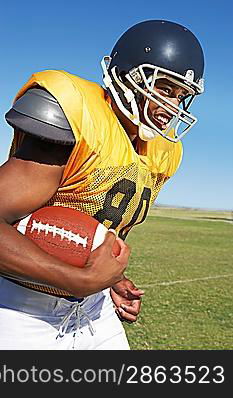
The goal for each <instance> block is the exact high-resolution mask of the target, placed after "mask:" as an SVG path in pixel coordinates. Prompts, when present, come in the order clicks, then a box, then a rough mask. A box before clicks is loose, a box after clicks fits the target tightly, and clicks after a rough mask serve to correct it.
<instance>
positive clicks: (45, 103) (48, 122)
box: [5, 88, 75, 145]
mask: <svg viewBox="0 0 233 398" xmlns="http://www.w3.org/2000/svg"><path fill="white" fill-rule="evenodd" d="M5 118H6V121H7V123H8V124H9V125H10V126H12V127H14V128H17V129H19V130H22V131H23V132H25V133H28V134H31V135H33V136H37V137H38V138H41V139H44V140H46V141H50V142H54V143H59V144H63V145H74V144H75V137H74V135H73V132H72V129H71V127H70V125H69V122H68V120H67V118H66V116H65V114H64V112H63V110H62V108H61V107H60V105H59V103H58V102H57V100H56V98H54V97H53V96H52V95H51V94H50V93H49V92H48V91H46V90H44V89H41V88H31V89H29V90H27V91H26V92H25V93H24V94H23V95H22V97H20V98H19V99H18V100H17V101H16V102H15V103H14V105H13V106H12V108H11V109H10V110H9V111H8V112H7V113H6V115H5Z"/></svg>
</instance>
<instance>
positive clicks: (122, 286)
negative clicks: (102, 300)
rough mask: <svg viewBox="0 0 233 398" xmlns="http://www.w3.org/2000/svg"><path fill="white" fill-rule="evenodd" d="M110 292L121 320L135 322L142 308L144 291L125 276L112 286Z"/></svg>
mask: <svg viewBox="0 0 233 398" xmlns="http://www.w3.org/2000/svg"><path fill="white" fill-rule="evenodd" d="M110 294H111V297H112V300H113V303H114V305H115V310H116V313H117V315H118V317H119V318H120V320H121V321H126V322H129V323H131V322H135V321H136V320H137V317H138V315H139V312H140V309H141V297H142V296H143V294H144V291H143V290H141V289H138V288H137V287H136V286H135V285H134V284H133V282H132V281H131V280H129V279H127V278H125V277H124V279H122V280H121V281H120V282H118V283H116V284H115V285H113V286H112V287H111V289H110Z"/></svg>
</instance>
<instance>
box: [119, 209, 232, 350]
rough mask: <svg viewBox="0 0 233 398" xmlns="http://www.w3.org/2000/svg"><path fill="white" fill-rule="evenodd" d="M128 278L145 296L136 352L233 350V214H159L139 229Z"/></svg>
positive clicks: (135, 329)
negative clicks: (143, 291) (152, 350)
mask: <svg viewBox="0 0 233 398" xmlns="http://www.w3.org/2000/svg"><path fill="white" fill-rule="evenodd" d="M127 243H128V244H129V245H130V246H131V247H132V254H131V260H130V264H129V266H128V269H127V273H126V275H127V276H128V277H129V278H130V279H132V280H133V281H134V283H135V284H136V285H137V286H138V287H140V288H142V289H143V290H145V295H144V296H143V300H142V308H141V312H140V315H139V318H138V321H137V322H136V323H134V324H131V325H129V324H126V323H124V326H125V330H126V333H127V335H128V338H129V342H130V345H131V349H133V350H151V349H154V350H196V349H201V350H202V349H203V350H220V349H221V350H227V349H233V221H232V213H231V212H230V211H229V212H221V211H219V212H213V211H203V210H200V211H198V210H187V209H169V208H156V209H153V210H152V211H151V212H150V215H149V216H148V218H147V220H146V221H145V222H144V223H143V224H141V225H140V226H137V227H135V228H134V229H133V230H132V231H131V233H130V234H129V237H128V238H127Z"/></svg>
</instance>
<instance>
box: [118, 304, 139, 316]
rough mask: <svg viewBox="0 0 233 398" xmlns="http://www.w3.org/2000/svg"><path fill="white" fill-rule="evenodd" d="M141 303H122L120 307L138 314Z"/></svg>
mask: <svg viewBox="0 0 233 398" xmlns="http://www.w3.org/2000/svg"><path fill="white" fill-rule="evenodd" d="M140 307H141V303H140V302H139V303H136V302H135V303H133V304H132V305H126V304H121V306H120V308H121V309H123V310H124V311H125V312H127V313H129V314H132V315H138V314H139V311H140Z"/></svg>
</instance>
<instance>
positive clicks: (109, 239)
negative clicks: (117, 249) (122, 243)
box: [101, 229, 116, 252]
mask: <svg viewBox="0 0 233 398" xmlns="http://www.w3.org/2000/svg"><path fill="white" fill-rule="evenodd" d="M115 241H116V231H115V230H114V229H109V230H108V231H107V232H106V234H105V238H104V241H103V243H102V245H101V246H102V247H103V246H104V248H105V250H108V251H109V252H110V251H111V252H112V248H113V245H114V243H115Z"/></svg>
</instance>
